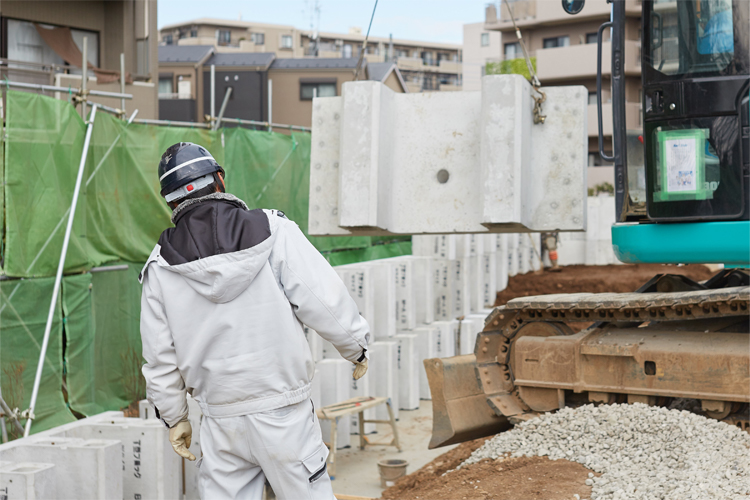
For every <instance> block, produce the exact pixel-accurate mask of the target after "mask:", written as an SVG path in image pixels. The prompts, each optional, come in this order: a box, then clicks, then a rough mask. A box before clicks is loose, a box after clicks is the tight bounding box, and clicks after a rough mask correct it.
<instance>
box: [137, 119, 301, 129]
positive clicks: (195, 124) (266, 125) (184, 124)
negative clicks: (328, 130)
mask: <svg viewBox="0 0 750 500" xmlns="http://www.w3.org/2000/svg"><path fill="white" fill-rule="evenodd" d="M134 122H135V123H140V124H143V125H163V126H167V127H170V126H172V127H188V128H209V129H210V128H211V124H210V123H200V122H181V121H174V122H173V121H171V120H154V119H151V118H138V119H136V120H134ZM221 122H222V123H234V124H237V125H252V126H255V127H263V128H269V127H270V128H280V129H285V130H299V131H300V132H310V130H311V129H310V127H303V126H301V125H285V124H283V123H268V122H260V121H257V120H243V119H242V118H222V119H221Z"/></svg>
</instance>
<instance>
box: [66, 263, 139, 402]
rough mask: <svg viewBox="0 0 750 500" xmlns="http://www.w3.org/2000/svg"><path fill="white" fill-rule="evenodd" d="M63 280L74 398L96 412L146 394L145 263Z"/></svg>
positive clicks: (70, 388)
mask: <svg viewBox="0 0 750 500" xmlns="http://www.w3.org/2000/svg"><path fill="white" fill-rule="evenodd" d="M127 265H128V269H122V270H120V269H118V268H117V267H119V266H113V267H112V269H113V270H111V271H100V272H95V273H90V274H83V275H79V276H70V277H66V278H65V280H64V281H63V291H64V302H63V310H64V312H65V332H66V353H65V363H66V367H67V382H68V403H69V404H70V407H71V408H72V409H73V410H75V411H77V412H80V413H82V414H83V415H86V416H90V415H96V414H97V413H101V412H103V411H109V410H119V409H122V408H124V407H126V406H128V405H129V404H130V403H132V402H133V401H138V400H140V399H143V398H145V397H146V383H145V380H144V379H143V375H142V373H141V367H142V366H143V358H142V357H141V334H140V314H141V286H140V284H139V283H138V273H139V272H140V270H141V268H142V267H143V264H127Z"/></svg>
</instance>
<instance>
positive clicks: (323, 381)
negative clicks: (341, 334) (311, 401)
mask: <svg viewBox="0 0 750 500" xmlns="http://www.w3.org/2000/svg"><path fill="white" fill-rule="evenodd" d="M351 366H352V363H350V362H349V361H347V360H345V359H324V360H322V361H319V362H318V363H317V364H316V365H315V367H316V368H317V370H318V374H317V376H319V377H320V407H322V406H328V405H332V404H336V403H340V402H342V401H346V400H347V399H349V398H350V397H351V395H350V392H349V387H350V382H349V379H350V378H351V376H352V369H351ZM320 429H321V431H322V432H323V441H325V442H327V443H330V442H331V441H330V439H331V422H330V420H321V421H320ZM350 429H351V417H349V416H346V417H342V418H340V419H339V421H338V424H337V428H336V449H339V448H346V447H348V446H349V432H350Z"/></svg>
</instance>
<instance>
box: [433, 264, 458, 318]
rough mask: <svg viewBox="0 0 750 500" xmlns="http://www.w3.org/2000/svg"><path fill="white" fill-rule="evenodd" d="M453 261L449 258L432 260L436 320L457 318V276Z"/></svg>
mask: <svg viewBox="0 0 750 500" xmlns="http://www.w3.org/2000/svg"><path fill="white" fill-rule="evenodd" d="M452 262H453V261H451V260H448V259H433V260H432V287H433V288H432V290H433V296H434V301H435V307H434V315H433V316H434V318H435V320H441V321H445V320H449V319H452V318H455V317H456V316H455V307H456V306H455V301H456V294H455V293H454V288H455V277H454V273H453V271H452V265H451V263H452Z"/></svg>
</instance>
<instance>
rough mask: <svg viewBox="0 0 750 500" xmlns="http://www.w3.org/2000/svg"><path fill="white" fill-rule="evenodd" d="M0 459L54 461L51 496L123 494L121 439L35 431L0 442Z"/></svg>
mask: <svg viewBox="0 0 750 500" xmlns="http://www.w3.org/2000/svg"><path fill="white" fill-rule="evenodd" d="M0 460H1V461H7V462H12V463H21V462H33V463H45V464H52V465H54V467H53V468H52V469H51V470H52V471H53V472H54V476H55V485H56V488H57V495H56V496H53V497H52V498H61V499H62V498H123V463H122V444H121V443H120V441H114V440H110V439H80V438H65V437H50V436H47V435H43V436H41V437H40V436H38V435H37V436H32V437H30V438H24V439H19V440H17V441H12V442H10V443H7V444H5V445H2V446H0Z"/></svg>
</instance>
